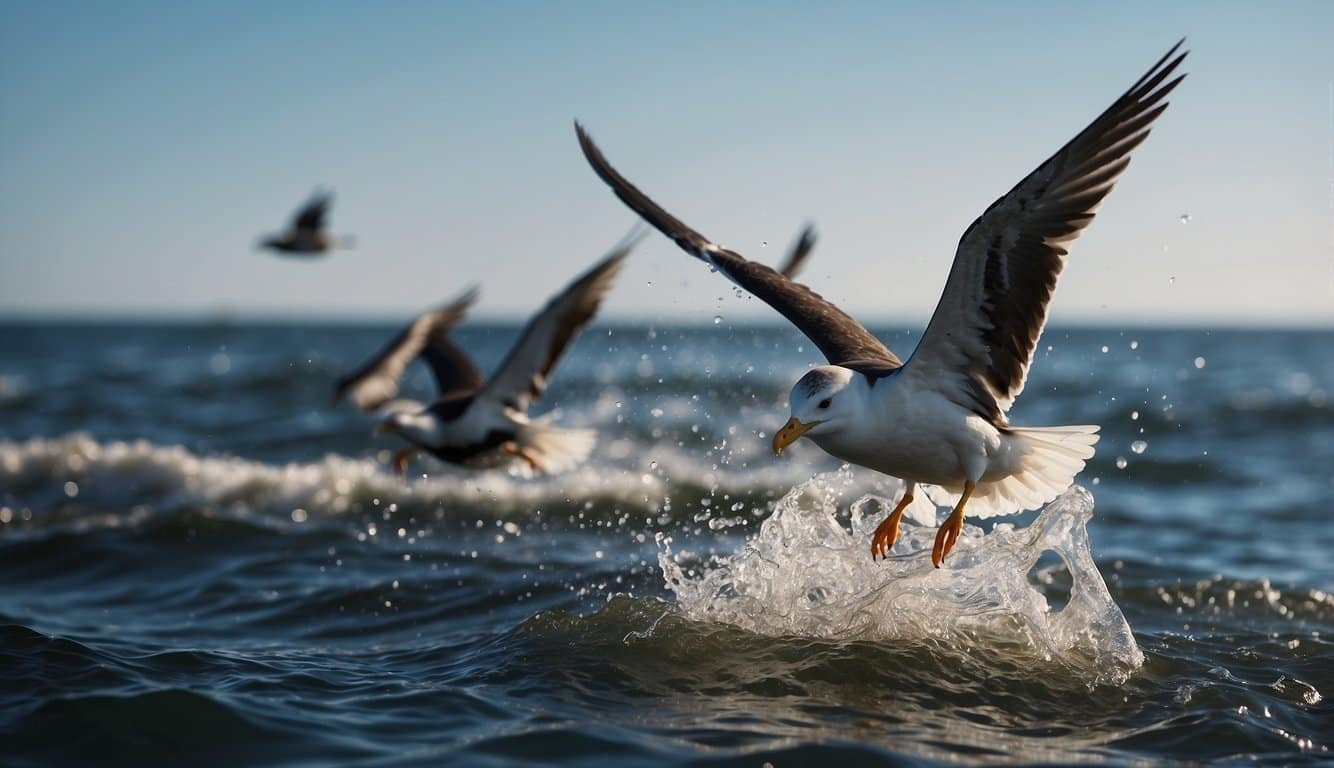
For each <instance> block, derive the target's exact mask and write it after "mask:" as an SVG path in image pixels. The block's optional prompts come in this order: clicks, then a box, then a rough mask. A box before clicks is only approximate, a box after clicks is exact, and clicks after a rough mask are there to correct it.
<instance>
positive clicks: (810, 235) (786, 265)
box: [778, 224, 816, 280]
mask: <svg viewBox="0 0 1334 768" xmlns="http://www.w3.org/2000/svg"><path fill="white" fill-rule="evenodd" d="M815 238H816V235H815V226H814V225H813V224H807V225H806V226H805V227H803V228H802V230H801V234H800V235H798V236H797V239H796V241H795V242H793V243H792V247H790V248H788V251H787V257H786V258H785V259H783V263H782V265H781V266H779V267H778V273H779V274H781V275H782V276H783V277H786V278H788V279H789V280H790V279H792V278H795V277H796V276H797V275H798V274H799V273H800V272H801V268H802V267H804V266H806V259H807V258H809V257H810V255H811V249H813V248H815Z"/></svg>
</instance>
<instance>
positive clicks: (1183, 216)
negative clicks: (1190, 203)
mask: <svg viewBox="0 0 1334 768" xmlns="http://www.w3.org/2000/svg"><path fill="white" fill-rule="evenodd" d="M1177 221H1179V222H1181V223H1182V224H1189V223H1190V214H1189V213H1183V214H1181V216H1179V217H1177Z"/></svg>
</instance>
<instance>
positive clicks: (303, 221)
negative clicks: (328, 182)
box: [260, 191, 352, 257]
mask: <svg viewBox="0 0 1334 768" xmlns="http://www.w3.org/2000/svg"><path fill="white" fill-rule="evenodd" d="M331 205H333V193H332V192H319V191H317V192H315V193H314V194H313V195H311V196H310V199H309V200H307V201H306V204H305V205H304V206H302V207H301V210H300V211H298V212H297V214H296V216H294V217H293V218H292V225H291V226H290V227H288V229H287V231H286V232H284V233H282V234H281V235H275V236H273V237H269V238H266V239H264V240H263V241H262V242H260V245H261V246H263V247H265V248H268V249H270V250H274V251H277V252H278V253H280V254H285V255H292V256H306V257H315V256H321V255H323V254H325V253H327V252H328V251H330V250H333V249H334V248H351V247H352V240H351V238H343V239H342V240H335V239H334V238H333V237H331V236H330V235H329V233H328V232H326V231H325V229H324V223H325V222H324V220H325V218H326V217H327V216H328V214H329V207H330V206H331Z"/></svg>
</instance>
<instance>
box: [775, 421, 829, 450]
mask: <svg viewBox="0 0 1334 768" xmlns="http://www.w3.org/2000/svg"><path fill="white" fill-rule="evenodd" d="M819 423H820V422H818V421H812V422H810V423H809V424H803V423H801V421H799V420H798V419H797V417H796V416H793V417H792V418H790V419H788V420H787V423H786V424H784V425H783V428H782V429H780V430H778V434H776V435H774V453H775V454H779V453H782V452H783V449H784V448H786V447H788V446H789V445H792V444H793V443H795V442H797V438H799V437H801V436H802V435H804V434H806V433H807V432H809V431H811V428H812V427H814V426H815V425H817V424H819Z"/></svg>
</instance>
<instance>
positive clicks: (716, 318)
mask: <svg viewBox="0 0 1334 768" xmlns="http://www.w3.org/2000/svg"><path fill="white" fill-rule="evenodd" d="M722 321H723V316H722V315H714V316H713V324H714V325H718V324H720V323H722Z"/></svg>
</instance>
